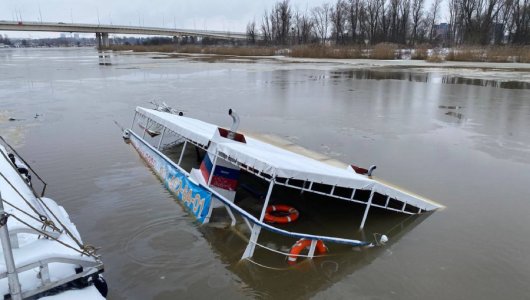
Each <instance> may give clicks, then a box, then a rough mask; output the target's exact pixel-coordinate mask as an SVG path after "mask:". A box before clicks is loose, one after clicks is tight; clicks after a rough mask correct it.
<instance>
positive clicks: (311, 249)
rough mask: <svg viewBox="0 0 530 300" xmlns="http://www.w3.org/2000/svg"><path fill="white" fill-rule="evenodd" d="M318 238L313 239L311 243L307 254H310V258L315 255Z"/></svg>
mask: <svg viewBox="0 0 530 300" xmlns="http://www.w3.org/2000/svg"><path fill="white" fill-rule="evenodd" d="M317 242H318V241H317V240H311V245H310V246H309V253H308V254H307V256H309V258H313V256H315V249H316V248H317Z"/></svg>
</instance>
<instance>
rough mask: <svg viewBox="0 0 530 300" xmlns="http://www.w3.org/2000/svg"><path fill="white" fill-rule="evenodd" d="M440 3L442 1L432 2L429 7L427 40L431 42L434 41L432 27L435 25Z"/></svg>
mask: <svg viewBox="0 0 530 300" xmlns="http://www.w3.org/2000/svg"><path fill="white" fill-rule="evenodd" d="M441 3H442V0H434V2H433V3H432V5H431V12H430V16H429V23H430V25H429V40H430V41H431V42H432V40H433V39H434V25H436V22H437V21H438V14H439V11H440V4H441Z"/></svg>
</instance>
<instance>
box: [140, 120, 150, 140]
mask: <svg viewBox="0 0 530 300" xmlns="http://www.w3.org/2000/svg"><path fill="white" fill-rule="evenodd" d="M150 120H151V119H149V118H147V121H146V122H145V128H144V133H143V134H142V140H143V139H145V134H146V133H147V128H149V121H150Z"/></svg>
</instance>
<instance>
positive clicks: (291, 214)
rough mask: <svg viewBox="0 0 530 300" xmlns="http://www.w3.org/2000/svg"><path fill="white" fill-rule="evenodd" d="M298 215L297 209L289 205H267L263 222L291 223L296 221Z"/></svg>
mask: <svg viewBox="0 0 530 300" xmlns="http://www.w3.org/2000/svg"><path fill="white" fill-rule="evenodd" d="M298 216H299V213H298V210H296V208H294V207H292V206H289V205H283V204H278V205H269V206H268V207H267V209H266V210H265V222H268V223H280V224H285V223H291V222H294V221H296V219H298Z"/></svg>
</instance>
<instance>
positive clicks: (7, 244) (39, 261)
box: [0, 136, 103, 300]
mask: <svg viewBox="0 0 530 300" xmlns="http://www.w3.org/2000/svg"><path fill="white" fill-rule="evenodd" d="M0 140H1V141H2V142H3V144H4V145H5V146H7V147H8V149H9V150H10V151H11V152H12V153H14V154H16V157H17V158H18V159H20V160H21V161H22V162H23V163H24V164H25V165H26V167H27V168H28V169H29V170H30V171H31V172H32V173H33V174H34V175H35V176H36V177H37V178H38V179H39V180H40V181H41V182H42V183H43V184H44V186H43V190H42V192H41V196H38V195H37V194H36V192H35V190H34V189H33V186H32V185H31V184H29V183H28V182H27V181H26V180H25V179H24V178H23V177H22V176H21V174H20V173H19V172H17V174H18V175H19V176H20V177H21V179H22V181H23V182H25V184H26V185H27V187H28V188H29V189H30V190H31V191H32V193H33V195H34V196H35V197H36V198H40V197H42V196H43V195H44V192H45V190H46V182H45V181H44V180H43V179H42V178H41V177H40V176H39V175H38V174H37V173H36V172H35V171H34V170H33V169H32V168H31V166H30V165H29V164H28V163H27V162H26V161H25V160H24V159H23V158H22V157H21V156H20V155H19V154H18V153H17V152H16V150H15V149H13V147H11V145H9V143H7V142H6V141H5V140H4V138H3V137H1V136H0ZM6 150H7V149H6ZM0 153H2V158H3V159H5V160H6V161H8V162H9V163H11V165H12V167H13V168H14V169H15V170H17V168H16V166H15V165H14V164H13V162H12V161H11V160H10V159H9V158H8V157H7V155H6V154H5V153H4V152H3V151H0ZM0 175H1V176H2V177H1V178H2V179H4V180H5V181H6V182H7V183H8V184H9V185H11V187H12V188H13V189H14V190H15V191H16V192H17V193H18V195H19V196H20V197H22V198H24V196H22V194H20V191H18V189H17V188H16V187H15V186H14V185H12V183H11V182H10V181H9V179H8V178H6V177H5V176H4V174H0ZM4 202H5V203H6V204H8V205H10V206H11V207H13V208H14V209H17V210H19V211H20V210H21V209H20V208H18V207H17V206H14V205H13V204H12V203H10V202H8V201H7V200H5V199H4V198H3V197H2V193H1V191H0V241H1V246H2V252H3V255H4V260H5V264H6V271H5V272H0V279H3V278H6V277H7V278H8V284H9V296H10V297H11V299H14V300H18V299H25V298H28V297H36V296H38V295H39V294H42V293H47V292H49V291H50V290H52V289H56V288H58V287H61V286H65V285H68V284H70V283H72V282H74V281H76V282H77V281H78V280H83V278H84V279H86V280H88V278H90V277H92V278H93V276H97V275H98V274H100V273H102V272H103V263H101V261H100V260H99V259H96V260H94V259H91V258H89V257H83V256H81V257H79V258H71V257H68V258H67V257H60V256H57V257H48V258H45V259H43V258H36V259H35V260H34V261H29V262H26V263H25V264H24V265H19V266H17V265H16V263H15V259H14V257H13V248H18V247H19V246H18V234H21V233H25V234H28V233H29V234H35V235H39V236H42V235H43V234H45V235H47V236H48V237H50V238H51V239H54V240H58V238H59V236H60V235H61V232H53V231H48V230H46V229H45V228H44V227H43V228H42V229H40V230H36V229H34V228H31V226H30V227H21V228H15V229H13V230H9V228H8V222H7V220H8V218H9V217H10V216H12V217H15V215H10V214H8V213H6V211H5V210H4ZM36 204H38V205H39V208H40V211H39V212H38V213H39V217H43V216H45V217H47V218H49V216H48V214H47V210H46V209H44V208H43V207H42V206H40V203H39V202H38V201H37V202H36ZM26 214H27V213H26ZM15 218H16V217H15ZM17 219H18V218H17ZM19 220H20V219H19ZM40 220H41V221H43V219H40ZM64 230H66V231H67V229H64ZM76 251H77V250H76ZM78 252H80V251H78ZM52 263H63V264H71V265H74V266H75V267H76V268H79V267H82V270H81V271H80V272H76V274H72V275H69V276H66V277H64V278H61V279H59V280H55V281H52V280H51V278H50V272H49V266H50V264H52ZM36 268H38V269H39V278H40V280H41V285H40V286H39V287H37V288H34V289H31V290H26V291H23V290H22V288H21V285H20V281H19V276H18V275H19V274H20V273H23V272H27V271H30V270H33V269H36ZM86 282H88V281H86Z"/></svg>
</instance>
